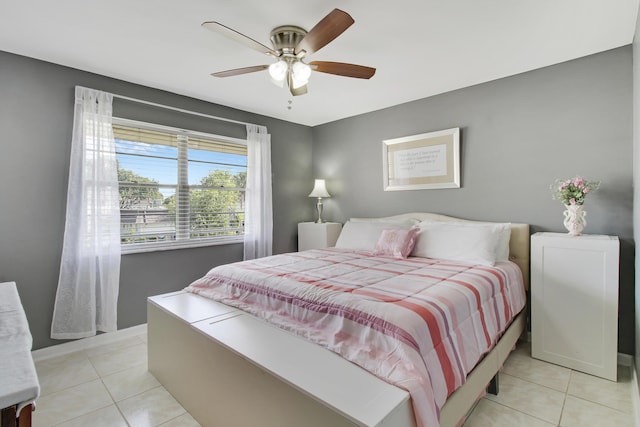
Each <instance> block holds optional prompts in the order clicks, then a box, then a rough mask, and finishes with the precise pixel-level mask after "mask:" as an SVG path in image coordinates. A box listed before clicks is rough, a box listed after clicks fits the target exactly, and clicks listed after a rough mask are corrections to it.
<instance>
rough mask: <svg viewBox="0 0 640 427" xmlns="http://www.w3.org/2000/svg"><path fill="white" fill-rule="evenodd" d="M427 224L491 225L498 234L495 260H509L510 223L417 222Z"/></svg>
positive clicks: (420, 225) (420, 224)
mask: <svg viewBox="0 0 640 427" xmlns="http://www.w3.org/2000/svg"><path fill="white" fill-rule="evenodd" d="M427 224H455V225H459V226H462V227H465V226H466V227H474V226H484V227H491V228H492V229H493V231H494V232H495V233H497V234H498V238H497V239H496V247H495V255H496V259H495V260H496V261H509V241H510V240H511V223H508V222H505V223H499V222H463V221H451V222H449V221H433V220H424V221H421V222H420V223H419V224H418V227H423V226H425V225H427Z"/></svg>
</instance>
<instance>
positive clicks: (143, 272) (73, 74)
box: [0, 52, 313, 349]
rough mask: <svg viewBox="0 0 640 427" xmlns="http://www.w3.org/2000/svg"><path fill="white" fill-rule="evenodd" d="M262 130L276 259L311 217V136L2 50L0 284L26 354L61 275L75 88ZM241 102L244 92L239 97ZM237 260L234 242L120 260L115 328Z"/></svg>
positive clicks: (210, 124)
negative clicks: (24, 337)
mask: <svg viewBox="0 0 640 427" xmlns="http://www.w3.org/2000/svg"><path fill="white" fill-rule="evenodd" d="M75 85H80V86H86V87H91V88H95V89H100V90H105V91H108V92H112V93H116V94H120V95H125V96H129V97H134V98H140V99H144V100H147V101H151V102H157V103H160V104H164V105H170V106H174V107H178V108H183V109H188V110H193V111H199V112H202V113H205V114H211V115H215V116H222V117H226V118H230V119H234V120H240V121H246V122H251V123H256V124H260V125H265V126H267V128H268V130H269V133H270V134H271V138H272V169H273V197H274V203H273V205H274V252H275V253H279V252H287V251H294V250H296V233H297V228H296V227H297V223H298V222H300V221H308V220H310V219H311V218H312V217H313V204H312V203H309V198H308V197H307V194H309V191H310V189H311V187H312V185H313V175H312V173H311V165H312V163H311V154H312V145H311V144H312V141H311V129H310V128H308V127H306V126H299V125H295V124H292V123H287V122H284V121H279V120H275V119H271V118H267V117H263V116H258V115H255V114H250V113H247V112H243V111H239V110H234V109H231V108H227V107H223V106H219V105H214V104H210V103H206V102H202V101H198V100H195V99H191V98H187V97H182V96H178V95H175V94H171V93H167V92H163V91H159V90H155V89H150V88H146V87H142V86H138V85H134V84H130V83H127V82H123V81H119V80H115V79H110V78H107V77H104V76H99V75H95V74H90V73H86V72H82V71H78V70H74V69H70V68H66V67H62V66H58V65H54V64H50V63H46V62H42V61H37V60H33V59H29V58H25V57H21V56H16V55H12V54H9V53H5V52H0V129H2V136H1V137H0V147H1V149H0V152H1V153H2V155H1V156H0V182H2V185H1V186H0V206H1V211H0V212H1V213H0V281H16V282H17V285H18V291H19V293H20V297H21V299H22V302H23V305H24V307H25V311H26V314H27V318H28V320H29V325H30V327H31V332H32V335H33V338H34V349H38V348H41V347H46V346H49V345H52V344H56V343H58V341H54V340H51V339H50V338H49V332H50V327H51V316H52V313H53V302H54V299H55V292H56V287H57V280H58V274H59V264H60V254H61V252H62V236H63V232H64V215H65V205H66V194H67V178H68V170H69V154H70V149H71V133H72V123H73V104H74V86H75ZM238 96H243V94H238ZM114 115H117V116H121V117H127V118H133V119H139V120H147V121H151V122H156V123H162V124H167V125H174V126H183V127H186V128H192V129H195V130H203V131H209V132H214V133H218V134H222V135H230V136H239V137H244V136H246V132H245V130H244V127H243V126H237V125H229V124H226V123H224V122H217V121H211V120H207V119H202V118H197V117H194V116H189V115H181V114H178V113H172V112H168V111H166V110H159V109H155V108H151V107H148V106H142V105H140V104H132V103H127V102H123V101H114ZM240 259H242V245H241V244H235V245H224V246H213V247H207V248H198V249H183V250H173V251H166V252H155V253H145V254H132V255H125V256H123V257H122V268H121V280H120V295H119V300H118V328H120V329H122V328H126V327H129V326H134V325H138V324H141V323H144V322H146V306H145V304H146V297H147V296H150V295H155V294H159V293H163V292H169V291H174V290H178V289H181V288H183V287H184V286H186V285H188V284H189V282H190V281H192V280H194V279H196V278H197V277H200V276H202V275H203V274H204V273H206V271H207V270H208V269H210V268H211V267H213V266H215V265H218V264H222V263H228V262H231V261H238V260H240Z"/></svg>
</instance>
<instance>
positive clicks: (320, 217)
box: [316, 197, 324, 224]
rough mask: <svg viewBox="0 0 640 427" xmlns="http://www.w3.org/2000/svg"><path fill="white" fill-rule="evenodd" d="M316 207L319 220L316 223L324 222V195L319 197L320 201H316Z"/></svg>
mask: <svg viewBox="0 0 640 427" xmlns="http://www.w3.org/2000/svg"><path fill="white" fill-rule="evenodd" d="M316 209H317V210H318V220H317V221H316V224H322V223H323V222H324V221H323V220H322V197H318V203H316Z"/></svg>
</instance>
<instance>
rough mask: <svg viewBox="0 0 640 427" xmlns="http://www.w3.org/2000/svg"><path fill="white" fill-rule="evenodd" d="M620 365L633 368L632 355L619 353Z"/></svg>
mask: <svg viewBox="0 0 640 427" xmlns="http://www.w3.org/2000/svg"><path fill="white" fill-rule="evenodd" d="M618 365H622V366H631V367H633V356H632V355H630V354H624V353H618Z"/></svg>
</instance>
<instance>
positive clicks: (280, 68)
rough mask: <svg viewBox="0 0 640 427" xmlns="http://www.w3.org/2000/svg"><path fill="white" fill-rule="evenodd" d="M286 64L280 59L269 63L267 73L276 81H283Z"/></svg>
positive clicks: (285, 73) (285, 75)
mask: <svg viewBox="0 0 640 427" xmlns="http://www.w3.org/2000/svg"><path fill="white" fill-rule="evenodd" d="M288 68H289V67H288V65H287V63H286V62H284V61H282V60H280V61H278V62H274V63H273V64H271V65H269V75H270V76H271V78H272V79H273V80H275V81H276V82H284V79H285V78H286V77H287V70H288Z"/></svg>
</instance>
